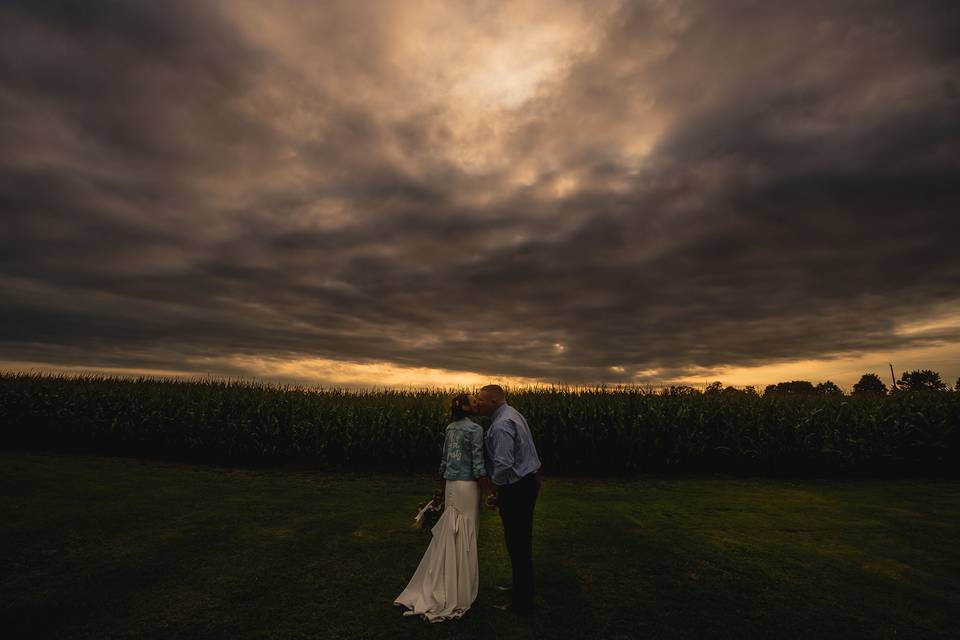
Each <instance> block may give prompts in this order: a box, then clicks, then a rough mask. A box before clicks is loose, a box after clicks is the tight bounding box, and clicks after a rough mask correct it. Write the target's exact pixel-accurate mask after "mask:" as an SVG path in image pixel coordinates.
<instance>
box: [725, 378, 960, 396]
mask: <svg viewBox="0 0 960 640" xmlns="http://www.w3.org/2000/svg"><path fill="white" fill-rule="evenodd" d="M957 383H958V384H960V380H957ZM743 392H744V393H745V394H747V395H748V396H758V395H760V392H759V391H757V388H756V387H755V386H753V385H752V384H748V385H747V386H745V387H744V388H743Z"/></svg>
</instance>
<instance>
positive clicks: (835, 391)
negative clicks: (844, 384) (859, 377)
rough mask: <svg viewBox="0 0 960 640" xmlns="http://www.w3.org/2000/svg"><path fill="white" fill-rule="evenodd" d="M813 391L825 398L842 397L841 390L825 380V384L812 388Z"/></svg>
mask: <svg viewBox="0 0 960 640" xmlns="http://www.w3.org/2000/svg"><path fill="white" fill-rule="evenodd" d="M814 391H816V392H817V393H819V394H822V395H825V396H842V395H843V389H841V388H840V387H838V386H837V385H836V384H835V383H834V382H832V381H831V380H827V381H826V382H821V383H820V384H818V385H817V386H816V387H815V388H814Z"/></svg>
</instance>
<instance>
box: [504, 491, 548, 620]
mask: <svg viewBox="0 0 960 640" xmlns="http://www.w3.org/2000/svg"><path fill="white" fill-rule="evenodd" d="M539 493H540V476H538V475H537V474H536V473H531V474H530V475H527V476H524V477H523V478H521V479H520V480H518V481H517V482H515V483H513V484H508V485H504V486H502V487H498V488H497V504H498V506H499V507H500V519H501V520H502V521H503V537H504V539H505V540H506V543H507V553H509V554H510V564H511V565H512V567H513V604H514V606H516V607H529V606H531V605H533V509H534V507H536V505H537V494H539Z"/></svg>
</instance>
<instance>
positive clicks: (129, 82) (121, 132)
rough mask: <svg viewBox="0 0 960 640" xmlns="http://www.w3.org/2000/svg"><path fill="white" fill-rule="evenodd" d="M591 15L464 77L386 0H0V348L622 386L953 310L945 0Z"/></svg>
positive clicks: (825, 344) (959, 281)
mask: <svg viewBox="0 0 960 640" xmlns="http://www.w3.org/2000/svg"><path fill="white" fill-rule="evenodd" d="M563 6H564V7H565V9H564V10H563V11H556V12H554V13H558V14H560V15H562V16H567V15H571V16H575V15H577V14H576V11H578V10H580V9H578V8H577V5H576V3H573V4H571V5H569V6H567V5H563ZM531 7H533V9H531V13H530V15H529V16H528V18H530V19H531V20H534V21H535V20H536V19H537V12H536V10H535V9H536V6H535V5H531ZM565 11H566V12H568V13H564V12H565ZM569 12H573V13H569ZM418 15H419V14H418ZM603 15H604V17H603V19H602V20H599V21H598V22H596V24H595V25H594V26H595V29H594V31H591V32H589V33H587V34H586V35H583V34H580V32H579V31H577V32H576V33H577V34H578V35H577V36H576V37H577V38H580V39H581V40H583V41H584V42H586V43H587V44H588V45H589V46H574V45H576V44H577V42H578V41H574V40H576V38H574V39H573V40H571V42H573V43H574V44H573V45H570V47H568V50H565V51H566V53H564V55H562V56H559V57H558V59H559V60H561V62H562V64H560V63H557V64H558V65H559V66H556V65H555V66H556V68H553V67H551V69H553V70H552V72H551V73H552V75H551V76H550V78H549V81H546V80H545V81H544V82H542V83H541V84H539V85H536V86H535V87H534V88H533V89H531V90H530V91H528V93H526V94H524V96H523V97H522V99H514V98H510V99H503V100H504V101H503V102H502V104H491V101H493V98H485V97H483V96H486V95H487V94H483V93H482V92H483V91H486V90H487V88H489V87H491V86H492V87H493V89H489V90H490V91H491V92H493V91H495V90H496V91H500V89H499V88H498V87H499V85H498V84H496V82H495V81H498V77H499V76H497V75H494V77H493V79H492V80H491V79H487V80H484V81H483V82H486V83H487V84H486V85H484V84H482V83H481V84H478V85H475V86H473V89H474V90H475V91H476V92H478V95H479V96H480V97H476V96H474V97H473V98H471V97H470V96H471V95H473V94H470V93H469V92H468V91H467V92H466V93H464V92H461V93H457V91H460V90H459V89H458V87H459V86H460V85H458V84H456V83H457V82H458V81H459V79H460V78H465V77H473V76H472V75H471V74H472V73H474V72H475V71H476V67H478V66H482V64H486V63H485V62H483V60H480V59H478V58H469V59H466V58H465V59H463V60H461V59H459V58H457V57H456V56H453V58H452V59H450V60H449V61H446V60H441V61H440V62H439V63H437V62H433V63H431V64H438V65H440V66H435V67H429V68H422V67H420V66H417V64H415V63H416V62H417V61H422V60H432V59H433V58H435V57H436V56H432V57H431V51H436V52H437V56H439V55H440V52H441V51H442V52H454V53H456V52H458V51H460V47H461V45H462V48H463V50H464V51H468V50H471V49H469V46H468V42H467V41H463V42H460V41H457V38H458V37H459V35H458V34H460V33H461V32H460V31H456V29H453V28H451V30H450V33H446V32H445V31H444V30H439V31H436V32H435V35H434V36H432V39H428V40H425V39H424V37H423V36H424V33H426V32H425V31H424V29H427V27H423V26H422V25H423V24H427V25H429V24H431V23H429V22H424V23H422V24H421V22H416V21H415V20H414V18H412V17H411V16H410V15H409V12H404V11H400V10H399V9H397V8H396V7H395V6H383V7H380V8H374V7H373V5H367V4H363V6H362V8H357V7H356V6H355V5H354V4H352V3H332V4H330V5H325V6H324V9H323V10H321V9H319V8H314V7H312V6H311V5H307V4H298V3H290V4H282V5H279V6H278V7H277V8H275V10H272V11H269V12H268V11H267V10H266V9H257V8H256V7H250V6H247V5H239V4H234V3H223V4H220V3H205V2H183V3H180V2H173V3H160V4H157V3H139V2H117V3H95V4H90V3H72V2H60V3H54V2H49V3H45V2H39V3H37V2H30V3H5V4H4V5H3V6H2V8H0V35H2V38H0V77H2V78H3V80H2V83H0V139H2V143H3V148H4V154H3V156H2V158H0V210H2V219H3V225H2V227H0V293H2V295H3V299H4V305H3V313H2V315H0V359H3V360H8V361H18V362H50V363H57V364H74V365H84V366H102V367H131V368H136V367H142V368H153V369H161V368H166V369H175V370H197V371H199V372H207V371H208V370H209V369H208V367H209V365H207V364H203V363H204V362H206V360H205V359H216V358H221V361H219V363H218V364H217V365H216V367H217V370H216V372H219V373H224V374H235V373H237V374H239V373H243V372H244V371H246V370H245V369H244V368H243V367H242V366H241V365H238V364H231V361H230V358H231V357H232V356H238V357H239V356H262V357H265V358H277V359H296V358H303V359H309V358H321V359H329V360H348V361H353V362H361V363H362V362H367V361H369V362H377V361H385V362H390V363H394V364H397V365H401V366H411V367H430V368H442V369H451V370H466V371H475V372H479V373H482V374H486V375H489V376H518V377H530V378H541V379H545V380H549V381H565V382H604V381H615V380H630V379H633V380H637V381H643V382H649V381H659V380H669V379H675V378H683V377H684V376H685V375H688V374H689V373H690V372H696V371H701V370H703V369H717V368H722V367H744V366H754V365H763V364H769V363H776V362H789V361H795V360H804V359H816V358H827V357H833V356H836V355H838V354H853V353H863V352H879V351H884V350H892V349H900V348H907V347H919V346H923V345H931V344H956V343H957V342H958V338H960V335H958V332H957V331H956V327H955V326H954V328H953V329H950V328H947V329H943V328H941V329H937V330H931V331H913V332H911V331H903V330H900V328H901V327H902V326H904V325H905V324H907V323H911V322H917V321H919V320H923V319H927V318H930V317H931V314H933V313H935V312H936V313H941V312H943V310H944V309H947V310H949V309H953V310H956V309H957V308H958V306H960V295H958V293H957V292H958V291H960V261H958V260H957V259H956V247H957V243H958V240H960V237H958V234H957V232H956V230H955V227H956V224H955V222H954V218H955V217H956V211H958V210H960V186H958V184H960V183H958V181H957V180H956V176H957V175H958V169H960V160H958V159H960V124H958V120H957V118H956V114H957V113H958V112H960V91H958V89H957V87H958V86H960V84H958V83H960V74H958V71H960V45H958V44H957V40H956V38H955V34H956V33H960V12H958V9H957V8H956V7H955V6H954V3H947V2H914V3H895V2H889V3H888V2H848V3H836V2H813V3H799V4H798V3H785V2H784V3H781V2H739V3H738V2H733V3H729V2H727V3H711V2H688V3H668V4H666V5H665V4H663V3H655V2H634V3H624V4H623V5H622V6H621V5H617V6H615V7H613V9H612V10H611V11H610V12H609V13H607V14H603ZM416 19H417V20H420V19H421V18H420V17H418V18H416ZM471 20H473V21H476V20H480V23H481V24H487V23H489V24H490V25H492V26H490V29H489V32H487V31H483V30H482V29H481V28H480V27H469V28H470V29H473V31H466V32H464V33H470V34H472V37H475V38H478V39H480V38H483V37H488V36H489V34H490V33H492V34H495V35H496V37H501V36H502V37H504V38H505V37H507V36H506V35H503V34H505V33H507V31H508V30H507V27H506V26H504V25H505V24H507V25H509V24H510V21H511V20H514V17H513V16H512V14H511V15H506V16H498V14H496V12H493V13H492V14H491V15H486V14H485V15H483V16H473V17H471V18H469V19H467V18H464V24H473V22H471ZM484 21H486V22H484ZM573 22H574V21H573V19H572V18H571V23H573ZM531 24H533V22H531ZM558 24H559V23H558ZM560 26H563V25H560ZM560 26H557V28H558V29H559V28H560ZM520 27H523V25H522V24H521V25H520ZM429 28H431V29H433V28H434V27H432V26H431V27H429ZM458 28H462V29H466V28H467V27H458ZM477 29H480V30H479V31H477ZM521 31H522V29H521ZM431 33H434V32H431ZM564 33H566V32H564ZM497 34H499V35H497ZM489 37H493V36H489ZM444 38H447V40H449V42H448V41H446V40H444ZM571 38H573V36H571ZM484 42H486V41H484ZM521 42H522V38H521ZM521 53H522V50H521ZM464 55H466V54H464ZM417 56H426V57H417ZM521 57H522V56H521ZM484 60H485V59H484ZM447 63H449V65H451V67H450V68H451V69H453V70H452V71H449V72H448V71H445V67H444V66H443V64H447ZM456 65H460V66H456ZM500 75H503V74H502V73H501V74H500ZM437 78H439V79H437ZM521 81H523V80H522V78H521V79H520V80H517V82H518V83H519V82H521ZM471 86H472V85H471ZM468 88H469V87H468ZM464 91H466V90H464ZM489 95H490V96H500V95H501V94H500V93H490V94H489ZM198 363H199V364H198ZM615 367H616V368H617V369H614V368H615ZM278 377H282V376H278Z"/></svg>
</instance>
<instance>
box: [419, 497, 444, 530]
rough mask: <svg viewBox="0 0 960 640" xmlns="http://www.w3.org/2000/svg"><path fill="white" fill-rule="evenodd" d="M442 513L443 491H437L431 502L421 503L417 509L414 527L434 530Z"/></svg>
mask: <svg viewBox="0 0 960 640" xmlns="http://www.w3.org/2000/svg"><path fill="white" fill-rule="evenodd" d="M442 513H443V491H441V490H440V489H437V491H436V493H434V494H433V497H432V498H431V499H430V500H428V501H427V502H421V503H420V505H419V506H418V507H417V515H416V517H414V519H413V526H414V527H415V528H419V529H432V528H433V525H435V524H437V520H439V519H440V514H442Z"/></svg>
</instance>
